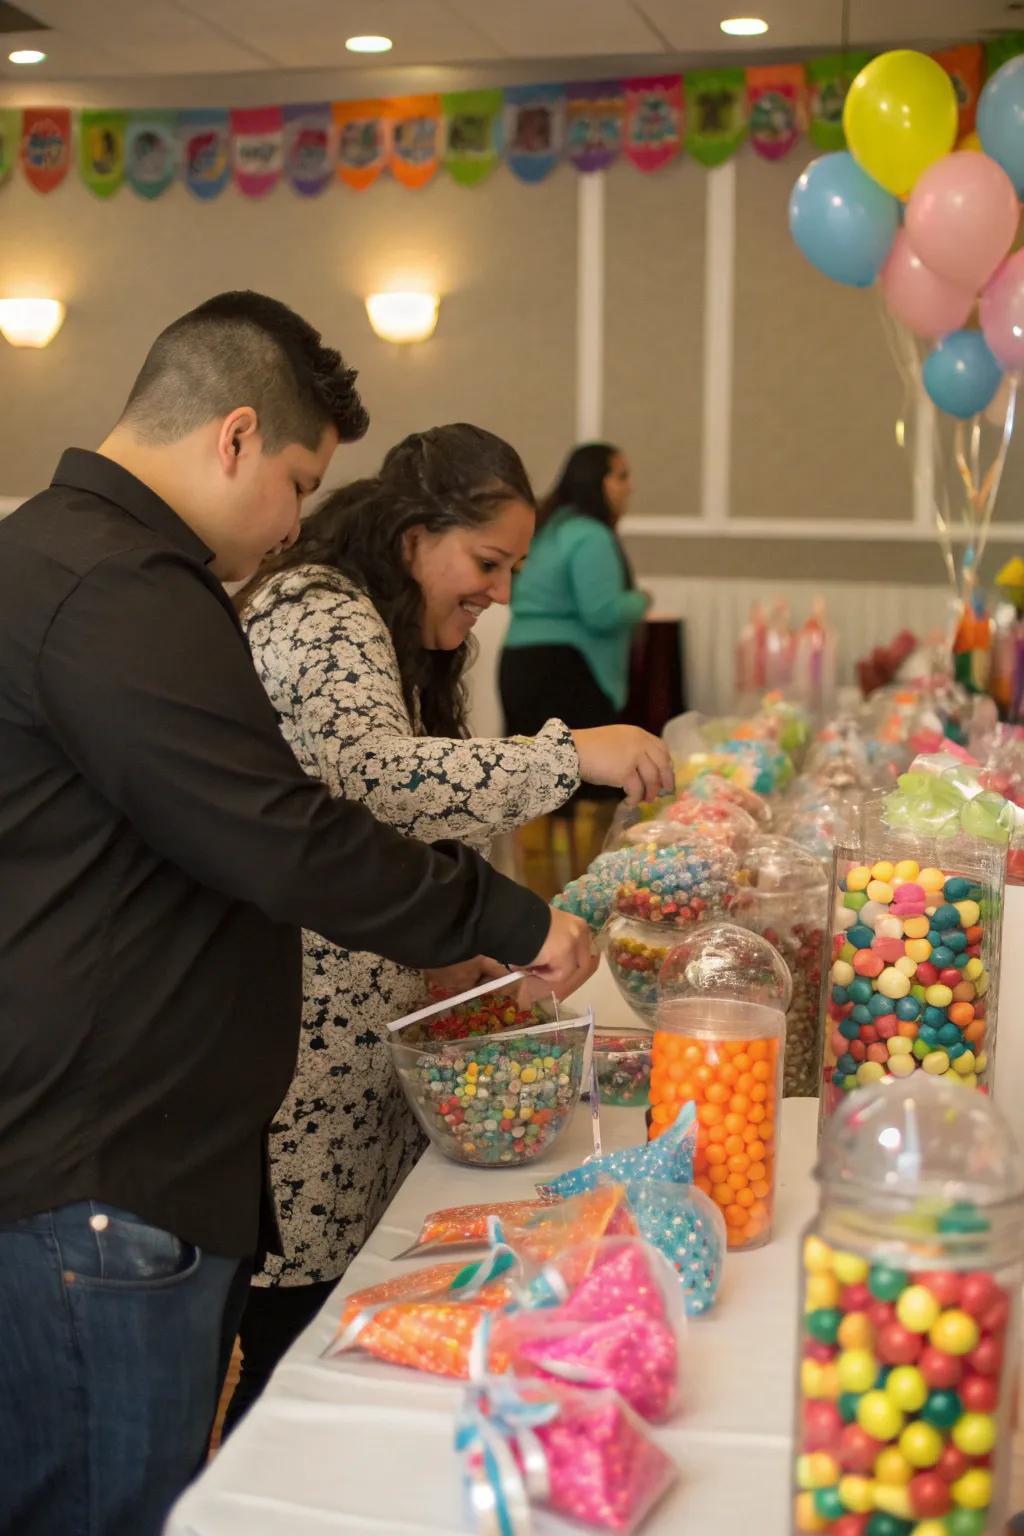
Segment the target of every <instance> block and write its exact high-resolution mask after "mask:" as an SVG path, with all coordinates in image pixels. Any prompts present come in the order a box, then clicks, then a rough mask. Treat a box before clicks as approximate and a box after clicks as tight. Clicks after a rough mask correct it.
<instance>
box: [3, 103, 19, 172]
mask: <svg viewBox="0 0 1024 1536" xmlns="http://www.w3.org/2000/svg"><path fill="white" fill-rule="evenodd" d="M20 145H21V113H20V111H19V110H18V108H17V107H0V185H2V183H3V182H5V181H6V180H7V178H8V176H9V175H10V174H11V168H12V166H13V165H14V162H15V160H17V158H18V149H19V147H20Z"/></svg>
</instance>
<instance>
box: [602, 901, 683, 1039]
mask: <svg viewBox="0 0 1024 1536" xmlns="http://www.w3.org/2000/svg"><path fill="white" fill-rule="evenodd" d="M602 942H603V945H604V953H605V959H606V960H607V962H608V969H609V970H610V971H611V973H612V976H613V977H614V978H615V984H616V986H617V987H618V989H619V991H620V992H621V993H622V995H623V997H624V998H625V999H626V1002H627V1003H628V1004H629V1006H630V1007H631V1008H632V1009H633V1011H634V1013H636V1014H639V1016H640V1018H641V1019H643V1020H644V1022H645V1023H648V1024H653V1022H654V1015H655V1012H656V1011H657V1007H658V978H659V976H660V974H661V967H662V966H663V965H664V963H665V961H666V959H667V958H668V956H669V954H670V953H671V950H672V946H673V944H674V942H675V933H674V931H673V929H672V928H671V927H666V925H665V924H663V923H644V922H640V921H639V920H638V919H636V918H633V917H626V916H624V915H622V914H619V915H618V916H615V917H613V918H611V920H610V921H609V923H608V925H607V927H606V928H605V930H604V933H603V935H602Z"/></svg>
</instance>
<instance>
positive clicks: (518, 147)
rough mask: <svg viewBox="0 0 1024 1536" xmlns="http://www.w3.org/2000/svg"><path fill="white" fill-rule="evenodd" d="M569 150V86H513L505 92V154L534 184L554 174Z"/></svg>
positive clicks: (517, 172) (522, 176) (523, 177)
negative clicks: (566, 124)
mask: <svg viewBox="0 0 1024 1536" xmlns="http://www.w3.org/2000/svg"><path fill="white" fill-rule="evenodd" d="M564 153H565V86H564V85H513V86H510V87H509V88H508V89H507V90H506V91H505V157H506V159H507V161H508V167H509V170H510V171H513V172H514V173H515V175H516V176H518V177H519V179H520V181H526V182H529V183H531V184H533V183H535V182H538V181H543V180H544V178H545V176H550V174H551V172H552V171H553V170H554V168H555V166H556V165H557V164H558V162H559V160H561V158H562V156H563V154H564Z"/></svg>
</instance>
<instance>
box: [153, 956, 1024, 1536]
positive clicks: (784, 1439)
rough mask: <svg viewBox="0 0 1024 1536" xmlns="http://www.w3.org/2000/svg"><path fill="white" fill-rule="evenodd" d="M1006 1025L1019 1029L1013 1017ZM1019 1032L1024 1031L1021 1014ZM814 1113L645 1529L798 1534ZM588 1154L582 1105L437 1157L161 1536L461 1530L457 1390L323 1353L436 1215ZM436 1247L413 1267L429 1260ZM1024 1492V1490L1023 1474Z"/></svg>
mask: <svg viewBox="0 0 1024 1536" xmlns="http://www.w3.org/2000/svg"><path fill="white" fill-rule="evenodd" d="M581 996H582V997H583V998H584V999H585V1000H587V1001H589V1002H592V1003H593V1004H594V1005H595V1007H596V1008H597V1009H598V1010H599V1012H600V1017H601V1018H602V1019H604V1020H609V1019H610V1020H614V1021H617V1022H622V1023H625V1022H626V1021H627V1019H628V1017H629V1014H628V1010H626V1009H625V1007H624V1004H623V1003H622V1000H621V999H620V998H619V996H618V994H617V993H616V992H615V989H614V984H613V983H612V981H611V978H610V977H609V976H608V974H607V972H606V970H605V968H604V967H603V966H602V970H601V972H599V974H598V976H597V977H595V978H594V980H593V981H592V982H591V983H589V985H588V987H587V988H585V989H584V990H583V992H582V994H581ZM1004 999H1005V991H1004ZM1007 1011H1009V1010H1007ZM1014 1022H1016V1021H1014ZM1003 1027H1005V1028H1007V1029H1010V1028H1011V1027H1012V1025H1011V1021H1010V1019H1009V1018H1006V1017H1004V1018H1003V1019H1002V1020H1001V1028H1003ZM1020 1027H1021V1032H1022V1035H1024V1019H1022V1020H1021V1021H1020ZM1000 1056H1001V1057H1002V1052H1001V1051H1000ZM1004 1064H1005V1063H1004ZM816 1119H817V1101H816V1100H810V1099H789V1100H787V1101H786V1102H785V1104H784V1105H783V1112H782V1118H781V1148H780V1162H779V1187H778V1191H777V1202H776V1214H775V1231H774V1236H773V1238H772V1241H771V1242H770V1243H769V1244H768V1245H767V1246H766V1247H764V1248H761V1249H758V1250H756V1251H755V1252H753V1253H749V1254H731V1255H730V1256H729V1259H728V1262H727V1265H726V1272H725V1276H724V1279H723V1283H722V1289H721V1291H720V1294H719V1300H718V1305H717V1306H716V1308H715V1310H714V1311H713V1312H712V1313H711V1315H710V1316H708V1317H704V1318H701V1319H699V1320H697V1321H695V1322H693V1323H692V1324H691V1325H690V1327H689V1329H688V1333H687V1340H686V1393H687V1402H686V1406H685V1409H684V1411H683V1412H681V1413H680V1414H679V1415H678V1416H677V1418H676V1420H675V1421H674V1422H673V1423H671V1424H669V1425H666V1426H663V1427H662V1428H660V1429H658V1430H656V1431H654V1434H655V1436H656V1438H657V1439H658V1440H659V1442H660V1443H661V1444H662V1445H663V1446H664V1447H665V1449H666V1450H668V1451H669V1452H670V1454H671V1455H672V1456H673V1458H674V1459H675V1461H676V1463H677V1465H678V1466H679V1469H680V1478H679V1482H678V1483H677V1485H676V1487H675V1488H674V1490H673V1491H672V1492H671V1493H670V1494H669V1495H668V1496H667V1497H666V1499H665V1500H664V1501H663V1503H662V1504H661V1505H659V1507H658V1509H657V1511H656V1512H655V1513H654V1515H652V1517H651V1519H650V1520H649V1522H648V1523H647V1524H646V1525H645V1527H644V1536H680V1533H682V1532H709V1533H711V1532H713V1533H714V1536H751V1533H752V1532H754V1531H756V1532H757V1533H758V1536H787V1533H788V1532H789V1530H790V1511H789V1476H790V1443H789V1436H790V1419H791V1414H792V1402H793V1354H794V1343H795V1326H796V1291H797V1273H798V1246H799V1236H800V1232H801V1230H802V1228H803V1226H804V1224H805V1223H806V1222H807V1221H808V1220H809V1219H810V1217H811V1215H812V1214H813V1211H814V1207H815V1199H816V1190H815V1185H814V1182H813V1180H812V1178H811V1177H810V1172H811V1168H812V1166H813V1161H814V1155H815V1129H816ZM601 1121H602V1130H603V1135H604V1144H605V1150H608V1149H610V1148H612V1147H616V1146H629V1145H630V1144H632V1143H635V1142H639V1141H642V1140H643V1139H644V1117H643V1112H642V1111H641V1110H625V1109H610V1110H605V1111H603V1113H602V1117H601ZM591 1151H592V1136H591V1127H590V1115H589V1110H588V1107H587V1105H585V1104H582V1105H580V1106H579V1107H578V1108H577V1111H576V1114H575V1116H574V1119H573V1122H572V1124H571V1125H570V1127H569V1129H568V1130H567V1131H566V1132H565V1133H564V1136H563V1138H562V1139H561V1140H560V1141H559V1142H557V1143H556V1144H555V1146H554V1148H553V1149H552V1151H551V1153H550V1154H549V1155H548V1156H547V1157H545V1158H544V1159H542V1160H541V1161H540V1162H538V1163H534V1164H532V1165H531V1166H530V1167H528V1168H523V1169H507V1170H506V1169H501V1170H475V1169H472V1168H463V1167H460V1166H457V1165H456V1164H453V1163H450V1162H447V1161H446V1160H445V1159H443V1158H441V1157H439V1156H438V1155H437V1154H436V1153H435V1152H434V1151H433V1150H431V1151H429V1152H428V1153H427V1155H426V1156H425V1157H424V1158H423V1159H422V1160H421V1162H420V1163H419V1164H418V1166H417V1167H416V1168H415V1170H414V1171H413V1173H412V1174H411V1175H410V1177H409V1178H408V1179H407V1181H406V1183H405V1184H404V1185H403V1186H402V1188H401V1189H400V1190H399V1192H398V1194H397V1196H396V1198H395V1200H394V1201H393V1202H392V1204H391V1206H390V1207H389V1209H388V1210H387V1212H386V1213H385V1215H384V1218H383V1220H382V1221H381V1223H380V1225H379V1226H378V1228H377V1229H376V1231H375V1232H374V1233H373V1235H372V1236H371V1238H370V1240H369V1242H368V1243H367V1245H366V1247H365V1248H364V1249H363V1251H362V1252H361V1253H360V1254H359V1256H358V1257H357V1258H356V1260H355V1261H354V1263H353V1264H352V1265H351V1267H350V1269H349V1271H348V1273H347V1275H346V1276H345V1278H344V1280H343V1281H342V1282H341V1284H340V1285H339V1287H338V1290H337V1291H336V1292H335V1293H334V1295H333V1296H332V1297H331V1299H330V1301H329V1302H328V1304H327V1305H326V1307H325V1308H324V1309H323V1311H322V1312H321V1313H320V1315H319V1317H317V1318H316V1319H315V1321H314V1322H313V1323H312V1324H311V1325H310V1327H309V1328H308V1329H307V1330H306V1332H305V1333H304V1334H303V1335H302V1336H301V1337H300V1338H299V1339H298V1340H296V1342H295V1344H294V1345H293V1346H292V1348H291V1350H290V1351H289V1352H288V1354H287V1355H286V1356H285V1358H284V1360H283V1361H282V1362H281V1364H280V1366H279V1367H278V1369H277V1371H276V1372H275V1373H274V1376H273V1379H272V1380H271V1383H270V1386H269V1387H268V1389H267V1391H266V1393H265V1394H264V1396H263V1398H262V1399H261V1400H260V1402H259V1403H258V1404H257V1405H256V1406H255V1408H254V1409H253V1410H252V1411H251V1412H250V1414H249V1415H248V1417H247V1418H246V1419H245V1420H244V1421H243V1423H242V1424H241V1425H240V1427H239V1428H238V1429H237V1430H236V1431H235V1433H234V1435H233V1436H232V1437H231V1439H230V1440H229V1441H228V1442H227V1443H226V1445H225V1446H224V1447H223V1448H222V1449H221V1451H220V1452H219V1453H218V1455H217V1456H216V1457H215V1459H214V1460H213V1461H212V1462H211V1464H210V1465H209V1467H208V1468H207V1469H206V1471H205V1472H204V1473H203V1475H202V1477H201V1478H200V1479H199V1481H198V1482H197V1483H196V1484H195V1485H194V1486H193V1487H192V1488H191V1489H190V1490H189V1491H188V1492H187V1493H186V1494H185V1495H184V1497H183V1498H182V1499H181V1500H180V1501H179V1503H178V1505H177V1506H176V1508H175V1510H174V1512H173V1513H172V1515H171V1518H170V1521H169V1523H168V1526H167V1532H166V1536H323V1533H330V1532H348V1533H353V1532H356V1533H366V1536H457V1533H460V1532H464V1531H465V1529H466V1527H465V1525H464V1524H463V1521H462V1513H461V1502H460V1499H461V1496H460V1481H459V1467H458V1462H457V1458H456V1456H455V1452H454V1450H453V1447H452V1435H453V1422H454V1415H455V1410H456V1406H457V1404H458V1402H459V1400H460V1396H461V1391H462V1389H461V1387H460V1386H459V1385H458V1384H453V1383H450V1382H445V1381H442V1380H439V1379H436V1378H432V1377H429V1376H424V1375H420V1374H418V1373H416V1372H411V1371H403V1370H400V1369H399V1368H398V1367H393V1366H386V1365H383V1364H382V1363H380V1362H378V1361H376V1360H372V1359H370V1358H368V1357H365V1356H361V1355H358V1354H352V1355H346V1356H344V1357H343V1358H342V1359H341V1360H336V1361H324V1360H321V1359H320V1358H319V1356H320V1353H321V1351H322V1350H323V1348H324V1347H325V1346H326V1345H327V1344H328V1343H329V1341H330V1339H331V1337H332V1335H333V1333H334V1329H335V1324H336V1320H337V1318H338V1316H339V1313H340V1310H341V1307H340V1299H341V1297H342V1296H345V1295H347V1294H348V1293H349V1292H351V1291H356V1290H361V1289H362V1288H363V1287H364V1286H368V1285H373V1284H375V1283H377V1282H378V1281H380V1280H384V1279H387V1278H389V1277H391V1276H393V1275H394V1274H395V1272H396V1270H397V1269H398V1267H399V1266H398V1265H397V1264H396V1263H394V1262H393V1259H392V1255H394V1254H396V1253H399V1252H401V1250H402V1249H403V1248H405V1247H407V1246H408V1245H409V1244H410V1243H411V1242H412V1241H413V1239H414V1238H415V1236H416V1233H417V1232H418V1230H419V1227H420V1223H421V1221H422V1219H423V1217H424V1216H425V1215H426V1214H427V1213H428V1212H429V1211H432V1210H436V1209H438V1208H440V1207H442V1206H447V1205H462V1204H469V1203H471V1202H475V1201H481V1200H509V1199H517V1198H522V1197H528V1196H530V1195H532V1194H533V1192H534V1183H535V1181H536V1179H538V1178H540V1177H543V1175H544V1174H545V1173H553V1172H557V1171H559V1170H560V1169H562V1168H569V1167H573V1166H575V1165H576V1164H578V1163H579V1162H581V1161H582V1160H583V1158H584V1157H586V1156H587V1155H588V1154H589V1153H590V1152H591ZM438 1253H439V1251H438V1250H428V1252H427V1253H426V1254H425V1255H424V1257H423V1259H422V1260H415V1259H411V1260H403V1261H401V1263H402V1265H403V1267H404V1266H405V1265H410V1264H412V1265H415V1264H417V1263H423V1264H426V1263H428V1262H432V1261H435V1260H436V1259H437V1257H438ZM441 1256H442V1257H443V1254H442V1255H441ZM1015 1482H1016V1483H1017V1486H1018V1487H1020V1486H1021V1482H1022V1479H1020V1478H1015Z"/></svg>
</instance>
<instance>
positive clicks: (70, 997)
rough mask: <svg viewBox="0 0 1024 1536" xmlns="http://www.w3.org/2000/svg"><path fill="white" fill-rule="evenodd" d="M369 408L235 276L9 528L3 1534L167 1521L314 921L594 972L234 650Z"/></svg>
mask: <svg viewBox="0 0 1024 1536" xmlns="http://www.w3.org/2000/svg"><path fill="white" fill-rule="evenodd" d="M366 426H367V417H366V413H365V411H364V410H363V407H362V404H361V402H360V400H359V396H358V394H357V393H356V390H355V375H354V373H352V372H351V371H350V370H348V369H346V368H345V366H344V364H343V363H342V360H341V358H340V357H339V355H338V353H337V352H334V351H331V350H329V349H328V348H325V347H324V346H322V345H321V343H320V338H319V336H318V335H317V333H316V332H315V331H314V330H313V329H312V328H311V327H310V326H308V325H307V324H306V323H305V322H304V321H302V320H300V319H299V318H298V316H296V315H294V314H292V312H291V311H289V310H288V309H286V308H285V307H284V306H283V305H280V304H277V303H275V302H274V301H272V300H270V299H265V298H262V297H260V296H259V295H256V294H224V295H221V296H220V297H219V298H217V299H213V300H211V301H210V302H209V303H208V304H205V305H203V306H201V307H200V308H199V309H198V310H195V311H193V312H192V313H191V314H189V315H186V316H184V317H183V318H182V319H181V320H179V321H176V322H175V324H174V325H172V326H170V327H169V328H168V330H166V331H165V332H164V333H163V334H162V335H161V336H160V337H159V338H158V340H157V342H156V343H155V345H154V347H153V349H152V351H151V352H150V354H149V356H148V358H147V360H146V363H145V365H144V367H143V369H142V372H141V374H140V376H139V378H138V380H137V382H136V384H135V387H134V389H133V391H132V394H131V396H130V398H129V401H128V405H127V407H126V409H125V413H124V416H123V418H122V420H121V422H120V423H119V424H118V426H117V427H116V428H115V430H114V432H113V433H112V434H111V436H110V437H109V438H108V439H107V441H106V442H105V443H104V444H103V445H102V447H101V448H100V450H99V452H98V453H87V452H83V451H80V450H77V449H72V450H69V451H68V452H67V453H65V455H64V456H63V458H62V459H61V462H60V465H59V467H58V470H57V473H56V475H55V477H54V481H53V484H52V485H51V486H50V488H49V489H48V490H46V491H43V492H42V493H41V494H40V495H38V496H36V497H35V498H33V500H31V501H30V502H28V503H27V504H26V505H25V506H24V507H22V508H21V509H19V511H17V512H16V513H14V514H13V515H12V516H11V517H10V518H8V519H7V520H6V521H5V522H4V523H3V524H2V525H0V763H2V765H3V769H2V774H0V874H2V887H0V890H2V895H0V1341H2V1344H0V1529H2V1530H3V1531H4V1532H5V1533H8V1536H12V1533H19V1536H28V1533H31V1536H44V1533H45V1536H54V1533H56V1532H58V1531H59V1532H60V1533H61V1536H100V1533H102V1536H115V1533H116V1536H155V1533H156V1532H157V1531H159V1529H160V1527H161V1525H162V1521H163V1517H164V1515H165V1513H166V1511H167V1508H168V1507H169V1505H170V1503H171V1502H172V1500H173V1498H174V1497H175V1495H176V1494H177V1492H178V1491H180V1489H181V1487H182V1486H183V1484H184V1483H185V1482H186V1481H187V1479H188V1477H189V1476H190V1475H191V1473H192V1472H193V1471H194V1470H195V1468H196V1466H197V1465H198V1463H199V1462H200V1460H201V1458H202V1455H203V1451H204V1447H205V1441H206V1436H207V1433H208V1429H209V1424H210V1421H211V1418H212V1414H213V1410H214V1407H215V1403H216V1398H217V1394H218V1390H219V1386H220V1380H221V1376H222V1372H223V1365H224V1362H225V1359H226V1353H225V1351H226V1349H227V1348H229V1347H230V1342H231V1338H232V1337H233V1333H234V1323H235V1321H236V1308H237V1305H238V1302H239V1301H240V1299H241V1296H242V1294H244V1282H245V1279H246V1278H247V1272H248V1264H247V1260H248V1256H250V1255H251V1254H252V1252H253V1250H254V1249H255V1247H256V1246H257V1238H258V1232H257V1229H258V1217H259V1212H260V1190H261V1169H262V1140H263V1128H264V1127H265V1125H266V1123H267V1121H268V1120H269V1118H270V1116H271V1115H272V1114H273V1112H274V1110H275V1109H276V1108H277V1105H278V1104H279V1102H280V1100H281V1098H282V1097H283V1095H284V1092H285V1090H286V1088H287V1086H288V1082H289V1078H290V1074H291V1071H292V1066H293V1063H294V1056H295V1050H296V1045H297V1034H298V1021H299V1009H300V1001H301V998H300V992H301V974H300V959H299V957H300V947H299V931H300V928H301V927H308V928H312V929H315V930H317V931H318V932H320V933H322V934H323V935H324V936H325V937H326V938H328V939H330V940H332V941H333V942H334V943H336V944H340V945H344V946H346V947H348V948H353V949H371V950H376V951H378V952H379V953H381V954H383V955H387V956H389V957H390V958H392V959H394V960H398V961H400V962H402V963H404V964H409V965H416V966H439V965H446V964H449V963H452V962H455V961H458V960H462V959H465V958H467V957H469V956H472V955H477V954H487V955H491V956H493V957H495V958H496V959H498V960H501V961H505V962H508V963H510V964H515V965H523V966H530V967H531V968H533V969H534V970H536V971H537V972H538V973H540V974H542V975H544V976H546V977H547V978H549V979H550V980H551V982H552V983H553V984H554V985H555V986H556V987H557V988H558V989H559V990H562V991H568V990H571V989H572V987H573V986H575V985H577V984H578V983H579V982H580V981H581V980H583V979H585V977H586V976H587V975H588V974H589V973H590V970H591V969H592V961H591V960H590V955H589V942H588V938H587V934H586V930H585V929H584V928H583V925H582V924H580V923H578V922H577V920H576V919H574V918H571V917H568V916H567V915H566V914H565V913H554V914H552V913H551V912H549V910H548V909H547V908H546V907H545V906H544V904H543V903H542V902H540V901H539V900H538V899H537V898H536V897H534V896H532V895H530V894H529V893H528V892H527V891H525V890H522V889H521V888H519V887H518V886H516V885H513V884H512V883H511V882H509V881H506V880H504V879H503V878H502V877H500V876H499V875H497V874H496V873H495V872H494V871H493V870H491V869H490V868H489V866H488V865H487V864H486V863H485V862H484V861H482V860H481V859H479V858H478V857H477V856H476V855H474V854H472V853H471V852H469V851H468V850H467V849H465V848H463V847H461V846H459V845H456V844H439V845H438V846H437V847H436V848H433V849H432V848H428V847H424V846H421V845H419V844H415V843H412V842H408V841H406V840H405V839H404V838H401V837H399V836H398V835H397V834H395V833H394V832H392V831H390V830H388V829H386V828H384V827H382V826H380V825H379V824H378V823H376V822H375V821H374V820H373V819H372V817H371V816H370V815H369V813H368V812H367V811H366V810H365V809H364V808H363V807H361V806H358V805H354V804H347V803H343V802H336V801H333V800H332V799H331V798H330V796H329V795H328V793H327V792H326V790H325V789H324V788H323V787H322V786H321V785H319V784H317V783H315V782H314V781H313V780H311V779H308V778H307V777H306V776H305V775H304V774H303V772H302V771H301V769H300V768H299V766H298V764H297V763H296V762H295V759H294V758H293V756H292V755H291V753H290V751H289V749H288V747H287V746H286V745H285V743H284V740H283V738H282V737H281V735H280V733H279V731H278V728H277V723H276V719H275V716H274V712H273V710H272V708H271V706H270V704H269V702H268V700H267V698H266V695H265V694H264V691H263V689H262V688H261V686H260V684H259V682H258V680H257V678H256V675H255V672H254V671H253V669H252V666H251V663H250V659H249V655H248V651H247V649H246V645H245V641H244V639H243V637H242V634H241V631H240V629H239V627H238V624H237V622H236V619H235V616H234V612H233V610H232V607H231V604H230V602H229V601H228V599H227V597H226V596H225V594H224V592H223V590H222V587H221V585H220V583H221V581H231V580H240V579H242V578H244V577H246V576H248V575H250V574H251V573H252V571H253V570H254V569H255V568H256V566H257V565H258V564H259V562H260V560H261V559H262V557H263V556H264V555H265V554H266V553H267V552H268V551H270V550H272V549H273V548H275V547H276V546H279V545H281V544H286V543H288V542H290V541H292V540H293V539H294V538H295V536H296V534H297V531H298V522H299V510H300V507H301V504H302V501H303V499H304V498H305V497H306V496H308V495H309V494H310V493H311V492H312V491H313V490H315V489H316V487H317V486H318V485H319V483H320V480H321V478H322V476H323V474H324V471H325V470H326V468H327V464H328V462H329V460H330V458H331V455H332V453H333V451H334V449H335V447H336V446H337V445H338V443H339V442H349V441H352V440H354V439H356V438H358V437H360V436H361V435H362V433H363V432H364V431H365V430H366ZM264 1231H265V1232H268V1231H269V1229H268V1224H267V1223H264ZM269 1235H271V1237H272V1232H270V1233H269Z"/></svg>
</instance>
